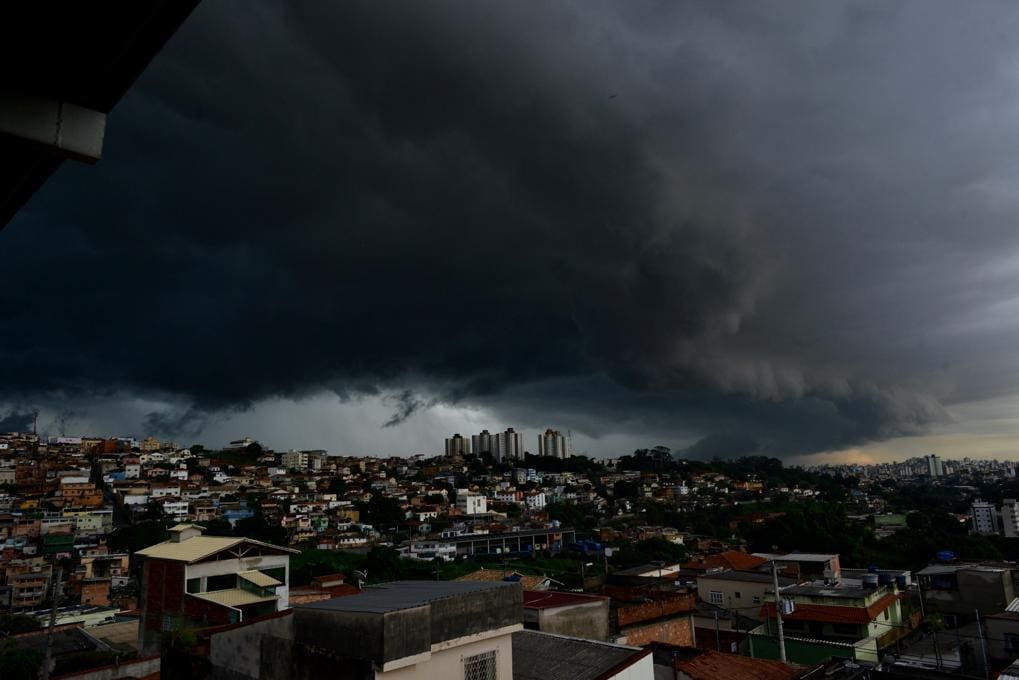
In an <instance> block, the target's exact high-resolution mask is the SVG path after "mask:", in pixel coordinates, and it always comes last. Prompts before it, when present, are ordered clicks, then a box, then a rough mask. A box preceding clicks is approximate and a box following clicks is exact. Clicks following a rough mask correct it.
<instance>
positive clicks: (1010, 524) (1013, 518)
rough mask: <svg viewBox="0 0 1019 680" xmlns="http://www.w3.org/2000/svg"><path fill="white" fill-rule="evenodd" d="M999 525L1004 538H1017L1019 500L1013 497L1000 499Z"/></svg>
mask: <svg viewBox="0 0 1019 680" xmlns="http://www.w3.org/2000/svg"><path fill="white" fill-rule="evenodd" d="M1001 526H1002V529H1003V531H1004V532H1005V537H1006V538H1019V501H1017V500H1016V499H1015V498H1006V499H1005V500H1004V501H1002V506H1001Z"/></svg>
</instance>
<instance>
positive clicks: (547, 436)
mask: <svg viewBox="0 0 1019 680" xmlns="http://www.w3.org/2000/svg"><path fill="white" fill-rule="evenodd" d="M568 444H569V442H568V440H567V438H566V437H564V436H563V435H562V433H561V432H559V431H558V430H552V429H548V430H545V431H544V432H543V433H541V434H539V435H538V455H539V456H550V457H552V458H569V457H570V451H569V448H568Z"/></svg>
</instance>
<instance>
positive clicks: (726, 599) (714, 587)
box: [697, 555, 797, 620]
mask: <svg viewBox="0 0 1019 680" xmlns="http://www.w3.org/2000/svg"><path fill="white" fill-rule="evenodd" d="M748 557H749V555H748ZM796 583H797V580H796V579H793V578H788V577H786V576H780V577H779V579H778V585H779V588H780V589H781V588H786V587H789V586H794V585H796ZM774 590H775V588H774V578H773V577H772V575H771V573H770V572H760V571H717V572H709V573H706V574H703V575H701V576H698V577H697V597H698V598H699V599H700V600H702V601H704V602H707V603H709V604H713V605H717V606H719V607H723V608H725V609H742V610H744V611H745V613H746V615H747V616H759V617H760V618H761V619H762V620H763V619H764V613H763V610H760V609H758V610H753V609H745V608H746V607H755V606H756V607H760V606H761V605H762V604H764V602H765V600H766V599H767V598H768V597H774V595H773V594H772V593H774Z"/></svg>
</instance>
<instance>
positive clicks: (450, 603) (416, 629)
mask: <svg viewBox="0 0 1019 680" xmlns="http://www.w3.org/2000/svg"><path fill="white" fill-rule="evenodd" d="M522 614H523V612H522V599H521V590H520V585H519V584H517V583H468V582H461V581H395V582H392V583H384V584H381V585H379V586H376V587H372V588H370V589H367V590H365V591H363V592H361V593H359V594H357V595H351V596H348V597H340V598H336V599H333V600H324V601H321V602H313V603H310V604H306V605H301V606H299V607H297V608H295V609H294V615H293V616H292V617H290V618H292V619H293V631H292V636H291V637H290V638H289V639H287V638H284V637H271V636H266V637H263V638H262V640H261V662H262V663H261V669H260V674H259V676H258V677H259V678H260V680H318V678H321V677H325V675H323V674H324V673H327V674H328V677H344V678H357V679H362V678H364V679H367V678H399V679H400V680H411V679H414V678H421V679H425V678H428V679H431V678H470V679H471V680H475V679H477V680H490V679H491V680H495V679H496V678H502V679H505V680H509V679H510V678H512V677H513V675H514V674H513V633H515V632H517V631H519V630H521V629H522V628H523V625H522V624H521V619H522ZM338 667H342V668H343V671H344V672H343V674H342V676H337V675H336V669H337V668H338Z"/></svg>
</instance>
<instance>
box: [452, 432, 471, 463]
mask: <svg viewBox="0 0 1019 680" xmlns="http://www.w3.org/2000/svg"><path fill="white" fill-rule="evenodd" d="M470 452H471V440H470V439H467V438H466V437H464V436H463V435H461V434H460V433H459V432H458V433H456V434H454V435H453V436H452V437H447V438H446V457H447V458H458V457H460V458H462V457H463V456H466V455H467V454H468V453H470Z"/></svg>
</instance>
